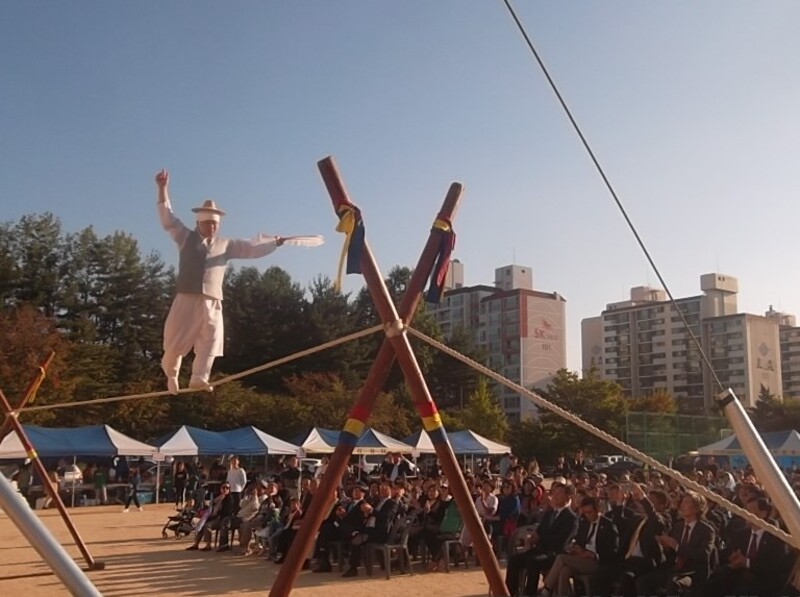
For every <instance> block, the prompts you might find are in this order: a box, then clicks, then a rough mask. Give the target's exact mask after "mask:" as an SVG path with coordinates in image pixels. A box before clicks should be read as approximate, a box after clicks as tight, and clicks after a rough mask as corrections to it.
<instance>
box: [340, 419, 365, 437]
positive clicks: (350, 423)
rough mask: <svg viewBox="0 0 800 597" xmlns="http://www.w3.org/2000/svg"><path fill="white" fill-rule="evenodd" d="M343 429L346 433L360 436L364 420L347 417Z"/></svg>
mask: <svg viewBox="0 0 800 597" xmlns="http://www.w3.org/2000/svg"><path fill="white" fill-rule="evenodd" d="M344 430H345V431H347V433H352V434H353V435H355V436H356V437H361V434H362V433H363V432H364V422H363V421H359V420H358V419H347V422H346V423H345V424H344Z"/></svg>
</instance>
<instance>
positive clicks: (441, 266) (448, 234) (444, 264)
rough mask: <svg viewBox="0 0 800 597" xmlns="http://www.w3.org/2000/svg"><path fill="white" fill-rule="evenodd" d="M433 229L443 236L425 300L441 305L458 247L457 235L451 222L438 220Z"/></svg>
mask: <svg viewBox="0 0 800 597" xmlns="http://www.w3.org/2000/svg"><path fill="white" fill-rule="evenodd" d="M433 229H434V230H439V231H440V232H441V233H442V234H441V235H440V239H439V253H438V254H437V256H436V265H434V267H433V271H432V272H431V281H430V285H429V286H428V292H427V293H426V294H425V300H426V301H427V302H429V303H439V302H440V301H441V300H442V294H444V282H445V279H446V278H447V270H448V269H450V256H451V255H452V254H453V249H455V247H456V233H455V231H454V230H453V226H452V224H450V221H449V220H443V219H437V220H436V221H435V222H434V223H433Z"/></svg>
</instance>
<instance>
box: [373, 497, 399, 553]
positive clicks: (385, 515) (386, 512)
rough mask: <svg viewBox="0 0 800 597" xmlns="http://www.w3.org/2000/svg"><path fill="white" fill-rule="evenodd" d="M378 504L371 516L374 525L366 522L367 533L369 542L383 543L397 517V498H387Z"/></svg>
mask: <svg viewBox="0 0 800 597" xmlns="http://www.w3.org/2000/svg"><path fill="white" fill-rule="evenodd" d="M379 506H380V507H379V508H375V510H374V511H373V512H372V517H371V518H374V519H375V525H374V526H372V525H370V523H369V522H367V535H369V540H370V542H371V543H385V542H386V540H387V539H388V538H389V531H390V530H391V528H392V525H393V524H394V521H395V518H397V500H395V499H392V498H388V499H386V500H385V501H383V503H382V504H379ZM368 520H369V519H368Z"/></svg>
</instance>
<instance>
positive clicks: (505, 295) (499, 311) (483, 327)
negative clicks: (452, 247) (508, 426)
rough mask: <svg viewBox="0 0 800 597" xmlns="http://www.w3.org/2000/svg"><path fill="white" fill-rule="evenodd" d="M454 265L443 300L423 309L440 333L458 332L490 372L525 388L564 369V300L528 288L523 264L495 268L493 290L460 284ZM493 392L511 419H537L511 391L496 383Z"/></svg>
mask: <svg viewBox="0 0 800 597" xmlns="http://www.w3.org/2000/svg"><path fill="white" fill-rule="evenodd" d="M455 264H457V269H456V270H454V271H453V272H452V276H451V275H450V273H449V274H448V279H447V281H446V289H447V290H446V293H445V295H444V297H443V298H442V302H441V303H439V304H438V305H428V308H429V310H430V311H431V312H432V313H433V315H434V317H435V318H436V321H437V322H438V323H439V325H440V326H441V329H442V331H443V333H444V335H445V336H449V335H450V334H452V333H453V331H454V330H455V329H456V328H458V327H460V328H463V329H464V330H465V331H467V332H469V333H470V334H472V337H473V339H474V341H475V343H476V344H477V345H478V346H481V347H482V348H484V349H485V350H486V353H487V360H488V362H487V363H486V365H487V366H488V367H489V368H490V369H492V370H494V371H496V372H498V373H500V374H501V375H503V376H505V377H508V378H509V379H511V380H512V381H514V382H515V383H517V384H519V385H521V386H523V387H525V388H528V389H533V388H540V387H544V386H546V385H547V384H548V383H549V382H550V381H551V380H552V378H553V376H554V375H555V373H556V371H558V370H559V369H561V368H563V367H566V361H567V349H566V338H565V331H566V330H565V303H566V301H565V299H564V298H563V297H562V296H561V295H559V294H558V293H556V292H552V293H547V292H540V291H537V290H533V273H532V271H531V268H529V267H526V266H520V265H508V266H505V267H501V268H497V269H496V270H495V278H494V285H493V286H488V285H477V286H464V285H463V273H464V270H463V265H462V264H461V263H460V262H457V261H454V262H453V264H451V265H455ZM495 392H496V395H497V396H498V397H499V400H500V406H501V407H502V408H503V410H504V411H505V413H506V415H507V416H508V418H509V420H510V421H516V420H519V419H521V418H527V417H531V416H535V415H536V412H537V410H536V407H535V406H534V405H533V403H532V402H531V401H530V400H528V399H526V398H523V397H521V396H520V395H519V394H517V393H516V392H514V391H512V390H509V389H507V388H505V387H504V386H501V385H499V384H498V385H496V386H495Z"/></svg>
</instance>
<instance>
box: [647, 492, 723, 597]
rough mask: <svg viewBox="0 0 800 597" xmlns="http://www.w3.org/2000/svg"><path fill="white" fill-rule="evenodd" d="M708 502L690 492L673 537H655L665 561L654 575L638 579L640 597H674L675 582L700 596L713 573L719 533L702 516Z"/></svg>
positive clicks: (680, 510)
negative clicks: (661, 596)
mask: <svg viewBox="0 0 800 597" xmlns="http://www.w3.org/2000/svg"><path fill="white" fill-rule="evenodd" d="M705 511H706V499H705V498H704V497H703V496H701V495H699V494H697V493H695V492H693V491H689V492H687V494H686V495H685V496H683V499H682V500H681V503H680V507H679V512H680V515H681V520H680V521H679V522H678V523H677V524H676V525H675V526H674V527H673V529H672V532H671V533H670V534H663V535H659V536H657V537H656V540H657V541H658V543H659V545H660V546H661V547H662V549H663V550H664V555H665V562H664V563H663V564H662V565H661V566H659V567H658V568H657V569H656V570H654V571H653V572H650V573H647V574H644V575H642V576H640V577H639V578H637V579H636V589H637V592H638V594H640V595H656V594H659V593H662V592H666V593H667V594H673V593H675V592H676V588H677V587H676V583H677V584H679V585H681V587H682V588H683V589H684V590H683V593H684V594H686V593H687V591H686V589H687V588H691V592H690V594H692V595H697V596H698V597H701V596H703V595H705V592H704V591H703V588H704V586H705V583H706V581H707V580H708V575H709V574H710V572H711V556H712V552H713V549H714V542H715V536H716V532H715V531H714V527H713V526H711V525H710V524H709V523H708V522H707V521H706V520H704V519H703V515H704V514H705Z"/></svg>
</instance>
